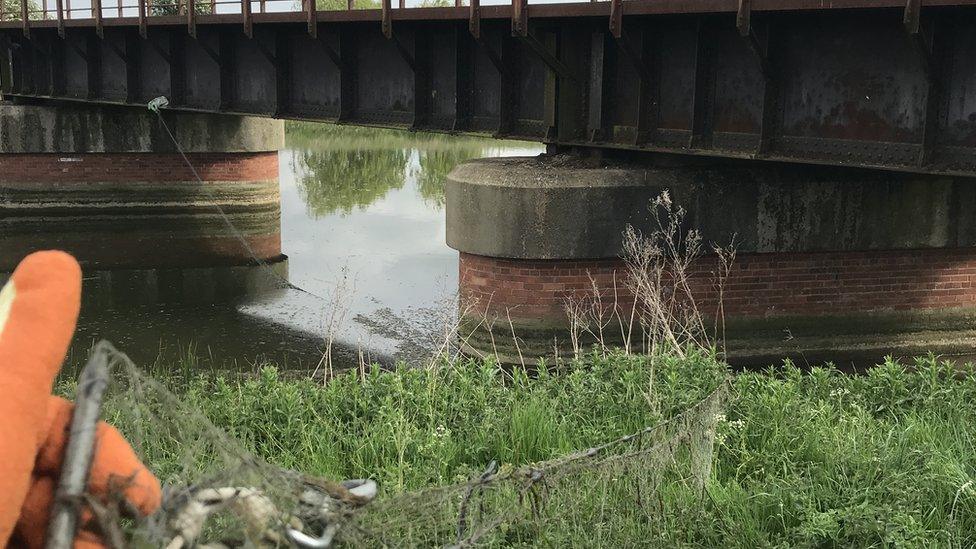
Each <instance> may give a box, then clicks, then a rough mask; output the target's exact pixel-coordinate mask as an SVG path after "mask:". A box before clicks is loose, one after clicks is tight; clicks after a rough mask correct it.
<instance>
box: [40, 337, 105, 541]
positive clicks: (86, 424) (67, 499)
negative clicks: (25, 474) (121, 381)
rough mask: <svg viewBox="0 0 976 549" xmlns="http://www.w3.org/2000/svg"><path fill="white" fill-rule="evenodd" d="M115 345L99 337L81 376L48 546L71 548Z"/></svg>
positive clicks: (52, 515)
mask: <svg viewBox="0 0 976 549" xmlns="http://www.w3.org/2000/svg"><path fill="white" fill-rule="evenodd" d="M114 352H115V349H114V348H113V347H112V344H111V343H109V342H107V341H104V340H103V341H100V342H98V344H97V345H95V348H94V349H92V352H91V356H90V357H89V358H88V363H87V364H85V368H84V369H83V370H82V371H81V376H80V378H79V380H78V396H77V397H76V399H75V408H74V412H73V413H72V417H71V432H70V436H69V438H68V447H67V449H66V450H65V456H64V465H63V466H62V468H61V478H60V480H59V481H58V489H57V492H56V494H55V498H54V508H53V510H52V511H51V521H50V522H49V523H48V531H47V544H46V547H47V548H48V549H70V548H71V547H72V545H73V543H74V539H75V534H76V533H77V530H78V515H79V513H80V511H81V505H82V502H83V500H84V495H85V486H87V484H88V474H89V472H90V470H91V464H92V458H93V456H94V454H95V434H96V428H97V425H98V419H99V416H100V415H101V411H102V399H103V398H104V396H105V390H106V389H107V388H108V362H109V357H110V356H111V355H112V353H114Z"/></svg>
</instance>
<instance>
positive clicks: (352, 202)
mask: <svg viewBox="0 0 976 549" xmlns="http://www.w3.org/2000/svg"><path fill="white" fill-rule="evenodd" d="M407 159H408V156H407V151H405V150H361V151H328V150H326V151H322V150H303V151H296V153H295V160H296V163H297V164H298V165H297V166H294V167H293V169H294V170H295V172H297V173H302V175H301V176H300V178H299V180H298V188H299V190H300V192H301V194H302V200H304V201H305V204H306V205H307V207H308V213H309V214H310V215H311V216H313V217H323V216H327V215H330V214H333V213H341V214H349V213H351V212H352V211H353V210H354V209H363V208H365V207H366V206H369V205H370V204H372V203H374V202H376V201H377V200H379V199H381V198H383V197H384V196H386V193H387V192H389V191H390V190H391V189H399V188H401V187H403V180H404V172H405V170H406V167H407Z"/></svg>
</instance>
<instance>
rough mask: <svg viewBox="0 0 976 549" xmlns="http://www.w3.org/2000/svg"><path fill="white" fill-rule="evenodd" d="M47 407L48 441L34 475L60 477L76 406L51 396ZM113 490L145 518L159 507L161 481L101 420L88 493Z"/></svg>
mask: <svg viewBox="0 0 976 549" xmlns="http://www.w3.org/2000/svg"><path fill="white" fill-rule="evenodd" d="M47 408H48V421H47V422H48V423H49V427H48V431H47V438H46V439H45V440H44V442H43V444H42V445H41V449H40V451H39V452H38V454H37V462H36V464H35V465H34V473H35V474H38V475H48V476H52V477H57V476H58V475H59V474H60V473H61V464H62V462H63V460H64V451H65V448H66V447H67V443H68V433H69V432H70V429H71V413H72V410H73V409H74V404H72V403H71V402H68V401H67V400H65V399H63V398H59V397H53V396H52V397H49V400H48V406H47ZM110 490H122V493H123V494H125V498H126V499H127V500H128V501H129V503H131V504H132V505H133V507H135V508H136V509H138V510H139V512H140V513H142V514H143V515H149V514H151V513H153V512H154V511H155V510H156V509H158V508H159V504H160V499H161V490H160V487H159V481H158V480H156V477H155V476H154V475H153V474H152V473H151V472H150V471H149V469H147V468H146V466H145V465H143V464H142V462H141V461H139V458H138V457H136V454H135V452H134V451H133V450H132V447H131V446H129V443H128V442H126V440H125V438H124V437H123V436H122V433H119V431H118V430H117V429H115V427H112V426H111V425H109V424H107V423H105V422H104V421H101V422H99V423H98V428H97V431H96V434H95V455H94V458H93V459H92V466H91V473H90V474H89V476H88V492H89V493H91V494H96V495H100V496H104V495H106V494H108V493H109V491H110Z"/></svg>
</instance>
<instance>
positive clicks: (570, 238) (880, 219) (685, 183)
mask: <svg viewBox="0 0 976 549" xmlns="http://www.w3.org/2000/svg"><path fill="white" fill-rule="evenodd" d="M973 183H974V181H973V180H967V179H966V178H959V177H950V176H931V175H917V174H906V173H896V172H882V171H870V170H859V169H850V168H835V167H822V166H809V165H785V164H775V163H766V162H748V161H728V160H723V161H705V160H699V159H681V158H676V157H668V158H661V157H658V158H656V159H651V160H647V161H644V162H643V163H637V162H631V163H619V162H618V163H605V164H604V165H602V166H600V167H588V166H587V165H586V163H585V162H582V161H580V160H578V159H574V158H572V157H562V156H548V157H545V156H544V157H540V158H538V159H536V158H517V159H483V160H476V161H473V162H469V163H466V164H464V165H461V166H459V167H458V168H457V169H455V170H454V172H452V173H451V174H450V176H449V177H448V181H447V186H446V194H447V241H448V244H449V245H450V246H451V247H453V248H455V249H456V250H458V251H459V252H460V294H461V300H462V313H463V314H464V316H465V324H466V326H467V327H469V328H471V336H470V337H468V338H467V340H466V343H465V344H466V346H467V348H468V350H469V351H470V352H472V353H488V354H491V353H497V354H498V355H499V356H501V357H502V358H503V359H504V360H508V361H516V360H517V354H518V353H519V352H521V354H522V355H523V357H526V359H529V358H534V357H538V356H540V355H552V354H553V353H554V352H559V353H562V354H564V355H565V353H568V352H569V349H570V347H569V337H568V319H567V315H566V312H565V308H564V303H565V300H566V297H567V296H569V295H580V294H585V293H588V292H589V291H590V288H591V278H592V280H595V281H596V282H597V283H598V284H599V286H600V287H601V288H602V289H603V290H604V296H605V297H604V298H603V299H604V303H607V302H608V301H613V300H614V296H615V299H616V301H617V302H618V303H619V304H620V305H621V306H622V307H625V308H626V307H630V306H631V303H632V296H630V295H629V294H628V292H627V290H626V283H625V280H626V278H627V276H628V273H627V269H626V268H625V265H624V263H623V262H622V260H621V259H620V256H621V253H622V237H621V234H622V231H623V229H624V227H625V226H626V225H627V224H628V223H629V224H632V225H634V226H635V227H637V228H639V229H641V230H642V231H644V232H649V231H652V230H653V229H654V226H653V222H652V221H651V218H650V216H649V214H648V209H647V205H648V201H649V200H651V199H653V198H654V197H656V196H658V195H659V194H660V193H661V192H662V191H663V190H669V192H670V195H671V197H672V199H673V201H674V203H675V204H676V205H680V206H682V207H684V208H685V209H687V212H688V213H687V217H686V225H687V227H685V228H686V229H688V228H695V229H698V230H699V231H700V232H701V234H702V236H703V239H704V241H705V243H706V249H707V248H708V243H717V244H724V243H728V242H729V240H730V238H731V237H732V235H733V234H734V235H736V241H737V242H738V246H737V254H738V255H737V258H736V261H735V263H734V266H733V268H732V271H731V273H730V275H729V277H728V279H727V280H726V282H725V285H724V289H723V298H722V306H723V308H724V316H725V321H726V334H725V341H726V349H727V353H728V358H729V360H730V362H732V363H734V364H741V365H763V364H769V363H777V362H779V361H780V360H781V359H782V358H783V357H791V358H793V359H795V360H797V361H799V362H800V363H809V364H814V363H820V362H823V361H826V360H832V361H835V362H836V363H838V364H839V365H846V366H850V365H861V364H870V363H874V362H876V361H878V360H880V359H882V358H883V357H884V356H885V355H887V354H893V355H895V356H910V355H916V354H924V353H927V352H929V351H932V352H935V353H937V354H945V355H953V356H961V357H971V356H972V355H974V354H976V352H974V350H976V217H974V216H972V215H971V214H970V212H972V211H976V185H973ZM716 270H717V260H716V259H715V258H714V256H713V255H711V254H709V253H706V254H705V256H703V257H702V258H701V259H700V260H699V261H698V262H697V263H696V264H695V265H694V266H693V267H692V269H691V271H692V277H691V278H692V285H693V286H694V288H695V292H696V299H697V300H698V303H699V306H700V308H701V310H702V311H703V313H705V314H706V315H707V316H709V317H711V316H712V315H713V314H714V312H715V311H716V310H717V298H718V296H717V293H716V291H715V287H714V285H713V281H714V278H713V276H712V273H714V272H715V271H716ZM614 288H616V291H614V290H613V289H614ZM708 320H709V321H711V318H709V319H708ZM513 331H514V332H515V334H516V335H517V336H518V338H519V341H518V347H516V345H515V344H514V340H513V337H512V335H511V334H512V332H513ZM608 332H609V334H608V339H610V338H612V335H613V332H614V331H613V330H612V329H611V330H608ZM616 333H617V334H619V333H620V332H619V330H617V331H616ZM465 335H467V334H465Z"/></svg>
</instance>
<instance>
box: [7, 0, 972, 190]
mask: <svg viewBox="0 0 976 549" xmlns="http://www.w3.org/2000/svg"><path fill="white" fill-rule="evenodd" d="M76 1H77V0H76ZM105 1H107V0H92V6H91V7H87V6H86V7H84V8H77V7H75V8H73V7H71V6H70V0H43V7H41V8H38V7H37V6H36V4H33V3H32V4H28V0H21V3H20V5H19V10H17V11H15V12H14V13H4V14H3V15H2V17H0V19H2V20H0V58H2V70H0V76H2V80H0V84H2V92H3V95H4V96H6V97H13V98H25V99H26V98H36V99H44V100H59V101H77V102H85V103H92V104H122V105H135V106H145V104H146V103H147V102H148V101H150V100H151V99H153V98H155V97H157V96H166V97H167V98H168V99H169V103H170V108H173V109H178V110H185V111H201V112H226V113H241V114H248V115H259V116H273V117H280V118H294V119H306V120H324V121H334V122H338V123H343V124H354V125H371V126H390V127H406V128H411V129H416V130H426V131H438V132H454V133H474V134H490V135H494V136H497V137H502V138H514V139H527V140H533V141H543V142H546V143H550V144H552V145H555V146H557V147H559V146H565V147H587V148H610V149H621V150H635V151H658V152H670V153H681V154H695V155H707V156H719V157H736V158H759V159H768V160H779V161H788V162H810V163H819V164H831V165H851V166H863V167H874V168H884V169H894V170H902V171H913V172H920V173H941V174H957V175H970V176H971V175H976V0H926V1H925V3H924V5H923V3H922V1H921V0H904V1H903V2H899V1H897V0H832V1H831V0H613V1H610V2H587V3H571V4H531V5H530V4H528V3H527V1H526V0H513V2H512V3H511V4H507V5H491V6H488V5H485V6H481V5H480V4H479V1H478V0H471V3H470V5H463V6H462V5H455V6H448V7H427V8H405V7H403V5H402V3H401V5H400V6H399V7H394V6H391V3H390V0H382V3H381V4H380V5H379V7H378V8H373V9H354V8H355V6H353V5H352V0H348V2H349V4H348V6H347V7H348V8H349V9H345V10H335V11H316V10H315V9H314V8H311V7H310V0H304V4H303V5H301V6H299V5H298V3H297V2H295V3H288V6H287V7H289V8H290V9H291V11H278V12H270V11H268V5H269V4H271V3H273V2H274V0H254V1H253V2H252V1H241V0H217V1H215V2H211V3H207V4H200V3H199V2H195V1H194V0H177V1H176V2H175V3H170V4H165V3H159V2H158V1H157V2H156V3H154V2H153V0H137V3H136V4H123V3H122V2H123V0H114V2H115V3H113V4H112V5H105V4H103V2H105ZM109 1H111V0H109ZM312 1H314V0H312ZM65 2H69V3H68V4H67V5H65ZM401 2H402V0H401ZM9 5H10V4H8V6H9ZM228 11H231V12H233V13H228Z"/></svg>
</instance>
